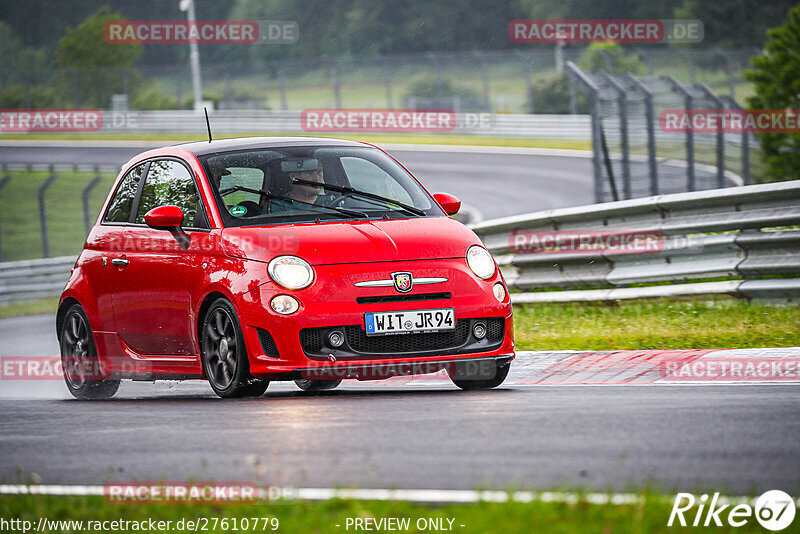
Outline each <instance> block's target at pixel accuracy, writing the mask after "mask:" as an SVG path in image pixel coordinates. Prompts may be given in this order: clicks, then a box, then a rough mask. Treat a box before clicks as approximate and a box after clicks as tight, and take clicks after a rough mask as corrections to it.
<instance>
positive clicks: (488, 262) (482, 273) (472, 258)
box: [467, 245, 496, 280]
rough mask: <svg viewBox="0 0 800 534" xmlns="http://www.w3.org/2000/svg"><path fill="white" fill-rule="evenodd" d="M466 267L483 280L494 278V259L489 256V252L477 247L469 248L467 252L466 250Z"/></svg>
mask: <svg viewBox="0 0 800 534" xmlns="http://www.w3.org/2000/svg"><path fill="white" fill-rule="evenodd" d="M467 265H469V268H470V269H472V272H473V273H475V276H477V277H478V278H483V279H484V280H488V279H489V278H491V277H492V276H494V271H495V269H496V267H495V265H494V258H492V255H491V254H489V251H487V250H486V249H485V248H483V247H479V246H477V245H475V246H472V247H469V250H467Z"/></svg>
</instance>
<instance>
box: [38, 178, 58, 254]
mask: <svg viewBox="0 0 800 534" xmlns="http://www.w3.org/2000/svg"><path fill="white" fill-rule="evenodd" d="M49 170H50V176H49V177H48V178H47V180H45V181H44V183H43V184H42V186H41V187H40V188H39V191H38V192H37V195H38V197H39V223H40V224H41V225H42V254H43V255H44V257H45V258H49V257H50V237H49V235H48V233H47V210H46V208H45V205H44V195H45V193H46V192H47V189H48V188H49V187H50V186H51V185H53V182H55V180H56V178H58V175H57V174H56V173H55V171H54V170H53V166H52V165H50V168H49Z"/></svg>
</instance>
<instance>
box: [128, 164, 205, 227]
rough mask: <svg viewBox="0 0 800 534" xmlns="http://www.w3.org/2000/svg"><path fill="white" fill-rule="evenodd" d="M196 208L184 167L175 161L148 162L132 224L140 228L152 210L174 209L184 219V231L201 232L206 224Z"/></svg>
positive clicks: (195, 195)
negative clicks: (198, 230)
mask: <svg viewBox="0 0 800 534" xmlns="http://www.w3.org/2000/svg"><path fill="white" fill-rule="evenodd" d="M199 204H200V196H199V195H198V193H197V188H196V187H195V184H194V179H193V178H192V175H191V173H190V172H189V170H188V169H187V168H186V167H184V166H183V165H182V164H180V163H178V162H177V161H171V160H156V161H152V162H150V170H149V171H147V179H146V181H145V183H144V188H143V189H142V198H141V200H140V201H139V211H138V212H137V214H136V222H137V223H140V224H144V215H145V213H147V212H148V211H150V210H151V209H153V208H157V207H159V206H178V207H179V208H180V209H182V210H183V213H184V215H185V217H184V219H183V226H184V227H192V228H205V227H207V224H206V223H205V217H203V211H202V209H201V208H200V206H199Z"/></svg>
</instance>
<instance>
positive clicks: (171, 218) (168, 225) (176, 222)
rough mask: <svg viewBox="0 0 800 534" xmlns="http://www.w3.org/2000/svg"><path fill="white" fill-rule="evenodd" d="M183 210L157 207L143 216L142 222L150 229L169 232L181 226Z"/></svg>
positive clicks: (175, 207) (176, 207)
mask: <svg viewBox="0 0 800 534" xmlns="http://www.w3.org/2000/svg"><path fill="white" fill-rule="evenodd" d="M183 217H184V215H183V210H182V209H180V208H179V207H178V206H159V207H157V208H153V209H151V210H150V211H148V212H147V213H145V215H144V222H145V223H146V224H147V226H149V227H150V228H155V229H157V230H171V229H174V228H176V227H177V228H180V227H181V226H182V225H183Z"/></svg>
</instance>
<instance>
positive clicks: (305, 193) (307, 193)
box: [269, 160, 325, 213]
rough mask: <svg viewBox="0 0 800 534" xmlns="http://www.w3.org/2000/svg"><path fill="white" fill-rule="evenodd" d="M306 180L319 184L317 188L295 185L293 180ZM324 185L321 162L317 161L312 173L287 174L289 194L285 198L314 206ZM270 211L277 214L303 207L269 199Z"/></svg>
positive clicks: (297, 172)
mask: <svg viewBox="0 0 800 534" xmlns="http://www.w3.org/2000/svg"><path fill="white" fill-rule="evenodd" d="M295 179H298V180H308V181H309V182H316V183H318V184H320V185H319V186H313V185H306V184H296V183H294V180H295ZM324 183H325V179H324V169H323V168H322V162H321V161H319V160H317V169H316V170H313V171H295V172H290V173H289V192H288V193H287V194H286V196H287V197H289V198H291V199H293V200H297V201H299V202H306V203H308V204H314V203H315V202H316V201H317V199H318V198H319V197H320V195H321V194H322V188H323V184H324ZM269 207H270V211H271V212H272V213H275V212H279V211H292V210H298V209H299V210H302V209H304V207H305V205H304V204H301V203H297V204H295V203H292V202H289V201H286V200H282V199H271V200H270V201H269Z"/></svg>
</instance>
